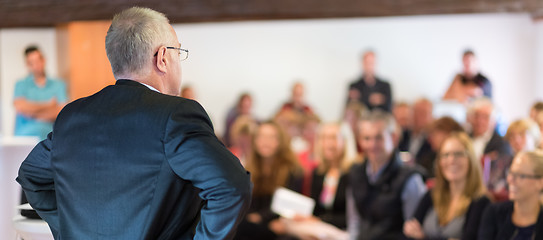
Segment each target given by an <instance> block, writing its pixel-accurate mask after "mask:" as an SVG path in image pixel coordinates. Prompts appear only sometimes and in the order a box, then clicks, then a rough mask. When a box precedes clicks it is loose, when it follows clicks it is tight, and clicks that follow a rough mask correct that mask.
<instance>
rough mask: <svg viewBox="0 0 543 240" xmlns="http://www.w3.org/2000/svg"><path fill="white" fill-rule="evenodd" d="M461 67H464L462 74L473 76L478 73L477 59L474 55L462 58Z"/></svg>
mask: <svg viewBox="0 0 543 240" xmlns="http://www.w3.org/2000/svg"><path fill="white" fill-rule="evenodd" d="M462 65H463V66H464V74H466V75H468V76H475V75H476V74H477V72H478V71H479V69H478V67H477V59H476V58H475V56H474V55H469V54H468V55H465V56H463V57H462Z"/></svg>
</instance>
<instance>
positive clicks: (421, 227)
mask: <svg viewBox="0 0 543 240" xmlns="http://www.w3.org/2000/svg"><path fill="white" fill-rule="evenodd" d="M437 158H438V159H437V160H436V165H435V174H436V179H435V185H434V188H433V189H431V190H430V191H429V192H428V193H427V194H426V195H425V196H424V197H423V198H422V200H421V201H420V203H419V206H418V208H417V210H416V212H415V217H414V219H412V220H409V221H407V222H405V224H404V233H405V235H406V236H407V237H410V238H413V239H450V238H454V239H477V232H478V227H479V222H480V219H481V215H482V213H483V211H484V209H485V208H486V206H487V205H488V204H490V200H489V199H488V197H487V196H486V189H485V187H484V184H483V179H482V173H481V164H480V162H479V161H477V159H475V156H474V152H473V147H472V145H471V140H470V138H469V137H468V135H467V134H465V133H462V132H453V133H451V134H450V135H449V136H448V137H447V138H446V139H445V141H444V142H443V143H442V144H441V147H440V149H439V152H438V157H437Z"/></svg>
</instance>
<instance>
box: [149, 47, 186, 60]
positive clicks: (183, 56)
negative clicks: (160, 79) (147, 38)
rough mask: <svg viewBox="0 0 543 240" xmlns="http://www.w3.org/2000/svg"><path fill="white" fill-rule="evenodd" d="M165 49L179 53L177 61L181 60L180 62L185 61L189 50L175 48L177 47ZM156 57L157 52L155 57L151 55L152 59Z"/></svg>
mask: <svg viewBox="0 0 543 240" xmlns="http://www.w3.org/2000/svg"><path fill="white" fill-rule="evenodd" d="M166 49H176V50H178V51H179V59H181V61H183V60H185V59H187V58H188V57H189V50H187V49H183V48H177V47H166ZM157 55H158V51H157V52H156V53H155V55H153V56H154V57H156V56H157Z"/></svg>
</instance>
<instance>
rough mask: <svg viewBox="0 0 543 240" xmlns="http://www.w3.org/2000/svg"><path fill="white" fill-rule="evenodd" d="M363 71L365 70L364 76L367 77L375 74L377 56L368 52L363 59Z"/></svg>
mask: <svg viewBox="0 0 543 240" xmlns="http://www.w3.org/2000/svg"><path fill="white" fill-rule="evenodd" d="M362 69H363V70H364V74H367V75H374V74H375V54H374V53H372V52H368V53H366V54H364V57H363V58H362Z"/></svg>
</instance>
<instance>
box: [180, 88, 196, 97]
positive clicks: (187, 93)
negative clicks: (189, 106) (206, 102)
mask: <svg viewBox="0 0 543 240" xmlns="http://www.w3.org/2000/svg"><path fill="white" fill-rule="evenodd" d="M181 97H184V98H186V99H191V100H196V94H195V93H194V89H193V88H192V86H190V85H185V86H184V87H183V88H181Z"/></svg>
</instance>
